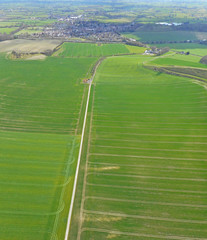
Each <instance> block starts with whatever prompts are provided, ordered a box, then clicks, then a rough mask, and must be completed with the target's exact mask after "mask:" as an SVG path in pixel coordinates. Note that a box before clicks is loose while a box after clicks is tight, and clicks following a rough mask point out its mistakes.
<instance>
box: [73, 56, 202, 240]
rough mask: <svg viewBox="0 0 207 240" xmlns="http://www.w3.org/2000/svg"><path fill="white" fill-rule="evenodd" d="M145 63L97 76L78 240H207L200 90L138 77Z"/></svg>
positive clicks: (102, 70)
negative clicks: (79, 238) (79, 237)
mask: <svg viewBox="0 0 207 240" xmlns="http://www.w3.org/2000/svg"><path fill="white" fill-rule="evenodd" d="M148 60H149V58H147V57H143V56H139V57H137V56H124V57H123V56H122V57H112V58H108V59H106V60H104V62H103V63H102V64H101V66H100V67H99V68H98V71H97V74H96V78H95V85H94V88H93V92H92V95H91V104H92V105H91V110H90V115H91V120H90V119H89V120H88V124H89V126H90V131H89V134H88V135H87V139H88V141H89V144H90V145H89V146H90V147H89V149H88V151H87V175H86V182H85V185H84V186H85V191H84V193H85V194H84V195H81V196H82V203H84V205H83V206H84V207H83V211H81V213H82V214H81V219H83V220H82V225H81V229H80V236H81V240H83V239H84V240H87V239H117V240H118V239H119V240H120V239H124V240H126V239H127V240H128V239H133V240H134V239H139V240H141V239H142V240H143V239H144V240H145V239H156V240H161V239H169V238H170V239H188V240H194V239H206V238H207V232H206V228H207V222H206V206H207V175H206V172H207V165H206V156H207V151H206V145H207V138H206V136H207V120H206V119H207V112H206V109H207V107H206V102H207V95H206V89H205V88H204V87H203V86H202V85H201V84H200V83H199V82H196V81H195V80H192V79H188V78H181V77H176V76H171V75H166V74H163V73H157V72H153V71H151V70H149V69H144V68H143V67H142V63H143V62H146V61H148ZM156 61H158V60H156ZM177 61H178V60H177ZM189 63H193V62H192V61H189ZM84 159H85V158H84ZM75 236H76V235H75V234H74V233H71V239H77V238H76V237H75Z"/></svg>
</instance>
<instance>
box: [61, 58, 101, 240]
mask: <svg viewBox="0 0 207 240" xmlns="http://www.w3.org/2000/svg"><path fill="white" fill-rule="evenodd" d="M102 61H103V59H101V60H99V61H98V62H97V63H96V65H95V68H94V69H93V75H92V78H91V81H90V84H89V89H88V97H87V102H86V108H85V115H84V121H83V127H82V134H81V142H80V148H79V154H78V160H77V167H76V173H75V179H74V185H73V192H72V197H71V203H70V208H69V213H68V219H67V227H66V232H65V238H64V239H65V240H67V239H68V237H69V234H70V225H71V218H72V213H73V206H74V201H75V194H76V187H77V181H78V175H79V168H80V161H81V156H82V148H83V140H84V136H85V127H86V122H87V115H88V106H89V101H90V95H91V86H92V83H93V80H94V78H95V75H96V71H97V69H98V67H99V65H100V64H101V63H102Z"/></svg>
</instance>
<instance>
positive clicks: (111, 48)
mask: <svg viewBox="0 0 207 240" xmlns="http://www.w3.org/2000/svg"><path fill="white" fill-rule="evenodd" d="M144 51H145V48H142V47H134V46H127V45H124V44H100V45H99V44H92V43H81V44H80V43H72V42H71V43H64V44H63V45H62V47H61V49H60V50H59V51H58V52H57V53H55V55H56V54H58V55H59V56H68V57H101V56H111V55H118V54H129V53H144Z"/></svg>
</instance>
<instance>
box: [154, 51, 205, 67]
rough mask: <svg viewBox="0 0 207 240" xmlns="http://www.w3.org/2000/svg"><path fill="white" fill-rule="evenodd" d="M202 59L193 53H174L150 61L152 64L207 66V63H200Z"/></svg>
mask: <svg viewBox="0 0 207 240" xmlns="http://www.w3.org/2000/svg"><path fill="white" fill-rule="evenodd" d="M200 59H201V57H197V56H193V55H180V54H174V55H166V56H163V57H162V58H156V59H155V60H153V61H150V64H158V65H163V66H165V65H170V66H187V67H195V68H207V65H205V64H202V63H200Z"/></svg>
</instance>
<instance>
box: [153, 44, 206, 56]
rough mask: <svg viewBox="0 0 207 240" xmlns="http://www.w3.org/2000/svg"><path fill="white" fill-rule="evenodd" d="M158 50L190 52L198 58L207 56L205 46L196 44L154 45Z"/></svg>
mask: <svg viewBox="0 0 207 240" xmlns="http://www.w3.org/2000/svg"><path fill="white" fill-rule="evenodd" d="M154 45H155V46H157V47H158V48H162V47H169V48H170V49H172V50H173V51H178V52H182V51H185V52H190V53H191V54H194V55H198V56H205V55H207V45H205V44H198V43H169V44H154Z"/></svg>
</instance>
